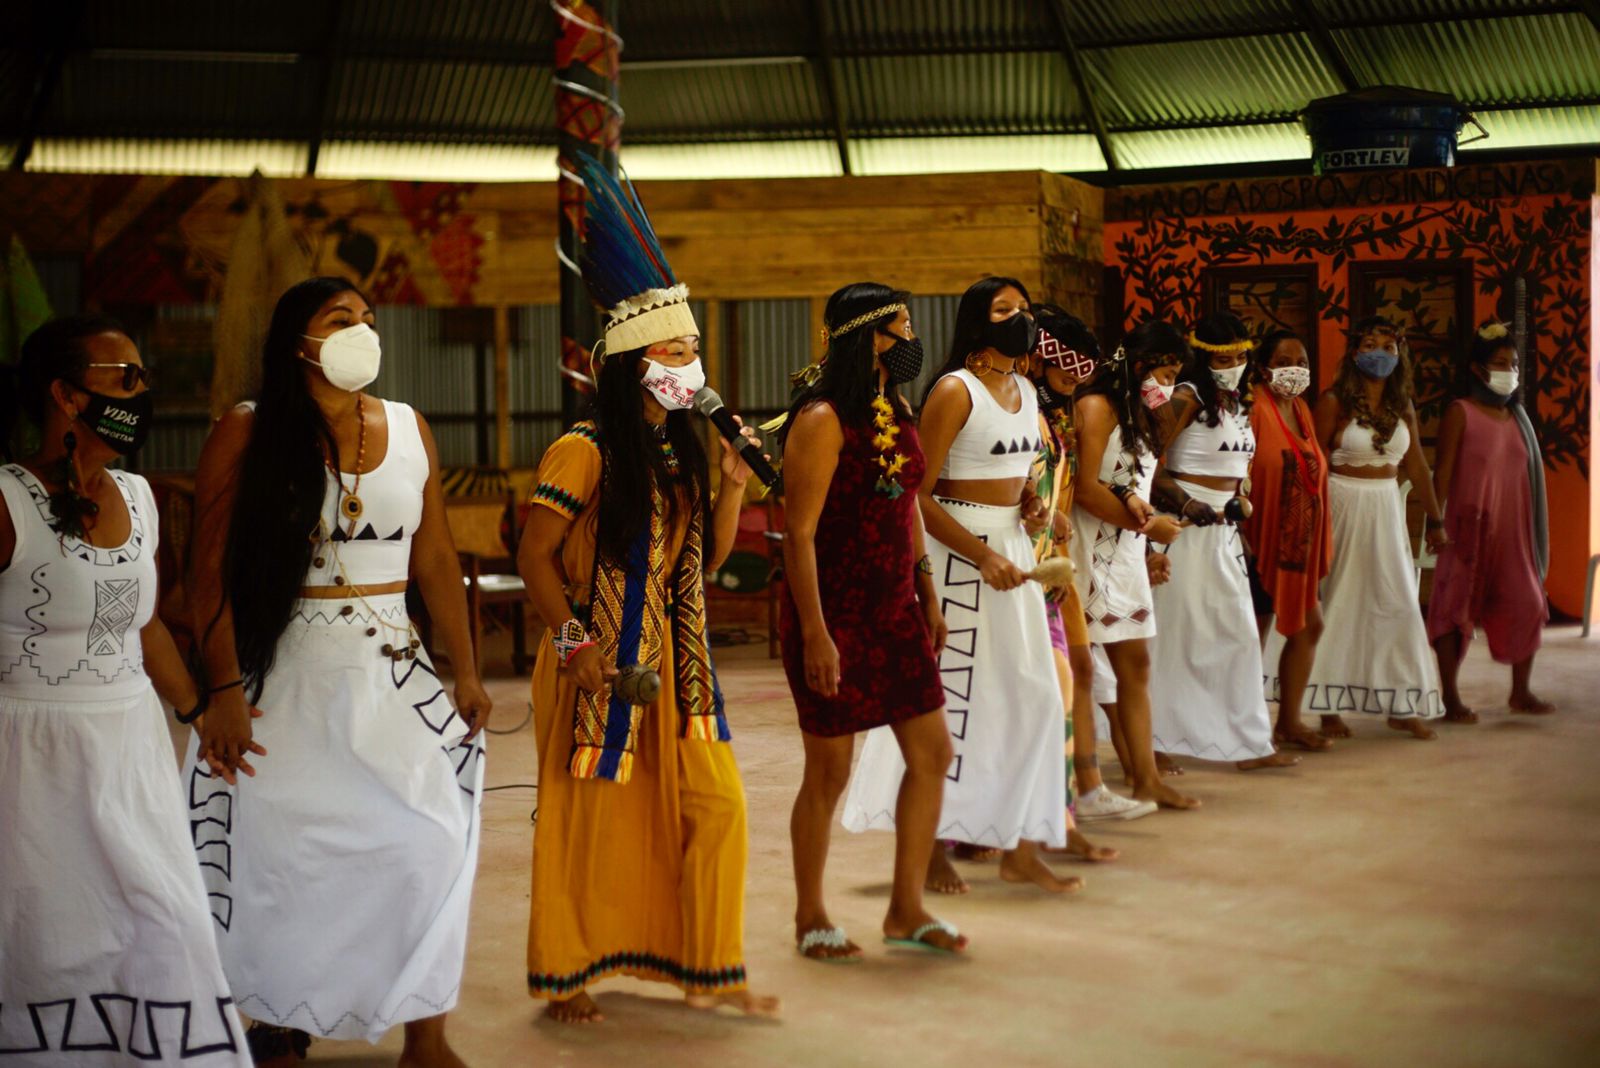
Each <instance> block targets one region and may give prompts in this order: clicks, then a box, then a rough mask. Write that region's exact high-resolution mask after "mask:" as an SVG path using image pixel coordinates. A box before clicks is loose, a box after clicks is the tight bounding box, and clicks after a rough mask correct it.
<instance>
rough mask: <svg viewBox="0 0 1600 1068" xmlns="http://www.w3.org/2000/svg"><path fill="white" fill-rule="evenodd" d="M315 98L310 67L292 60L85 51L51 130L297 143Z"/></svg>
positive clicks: (65, 76)
mask: <svg viewBox="0 0 1600 1068" xmlns="http://www.w3.org/2000/svg"><path fill="white" fill-rule="evenodd" d="M312 98H313V86H312V84H311V81H310V78H309V76H308V74H307V70H306V64H305V63H304V62H303V61H299V60H295V59H293V58H292V57H289V58H281V59H275V60H272V61H262V62H244V63H240V62H228V61H216V60H209V59H205V58H201V57H193V58H174V57H171V56H166V55H160V56H151V57H145V56H136V55H135V56H129V55H116V56H104V55H97V54H96V53H94V52H78V53H75V54H74V55H72V56H71V57H70V58H69V59H68V60H67V63H66V65H65V67H64V68H63V69H62V72H61V83H60V85H58V86H57V87H56V91H55V95H54V96H53V97H52V98H51V101H50V106H49V109H48V111H47V112H46V117H45V123H46V129H47V130H49V131H51V132H54V133H59V134H65V135H68V136H71V135H75V134H76V135H88V134H95V133H113V134H114V135H115V136H118V137H140V136H149V137H229V136H235V137H236V136H239V135H240V134H241V133H243V134H244V135H246V136H256V137H259V136H269V137H270V136H278V137H292V136H296V135H303V133H304V132H305V131H306V129H307V125H306V123H305V121H304V119H303V116H304V115H306V114H307V112H308V111H309V109H310V108H311V107H312V102H313V101H312Z"/></svg>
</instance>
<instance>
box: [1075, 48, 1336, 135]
mask: <svg viewBox="0 0 1600 1068" xmlns="http://www.w3.org/2000/svg"><path fill="white" fill-rule="evenodd" d="M1085 62H1086V63H1087V64H1088V66H1089V68H1090V69H1091V70H1093V71H1094V73H1095V85H1094V87H1093V90H1092V91H1093V92H1094V93H1095V96H1096V99H1097V100H1098V101H1099V104H1100V110H1101V114H1102V115H1103V116H1104V117H1105V121H1106V124H1107V125H1109V126H1111V127H1112V128H1116V127H1118V126H1134V127H1138V126H1159V125H1173V124H1183V123H1194V122H1210V123H1218V124H1221V123H1223V122H1225V121H1226V120H1228V119H1253V118H1261V117H1266V116H1273V117H1281V116H1285V115H1292V114H1294V113H1295V112H1297V111H1299V109H1300V108H1301V107H1302V106H1304V105H1305V103H1306V101H1308V100H1311V99H1314V98H1315V97H1319V96H1326V95H1328V94H1330V93H1337V92H1339V90H1340V88H1341V87H1340V85H1339V82H1338V80H1337V79H1336V78H1335V77H1334V76H1333V75H1332V74H1330V73H1329V72H1328V70H1327V68H1326V67H1325V66H1324V65H1323V62H1322V60H1321V58H1320V57H1319V56H1318V55H1317V52H1316V49H1315V48H1314V47H1313V46H1312V44H1311V42H1310V40H1309V39H1308V38H1307V37H1306V36H1305V35H1303V34H1292V35H1288V36H1283V37H1238V38H1230V39H1227V40H1213V41H1198V42H1195V43H1192V44H1182V45H1177V44H1160V45H1134V46H1129V47H1126V48H1116V49H1108V50H1106V51H1101V52H1095V53H1093V54H1091V55H1089V56H1087V57H1085ZM1118 140H1119V143H1120V138H1119V139H1118Z"/></svg>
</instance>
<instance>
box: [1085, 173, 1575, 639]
mask: <svg viewBox="0 0 1600 1068" xmlns="http://www.w3.org/2000/svg"><path fill="white" fill-rule="evenodd" d="M1594 173H1595V172H1594V162H1593V161H1592V160H1582V161H1571V162H1553V163H1530V164H1508V165H1503V166H1497V167H1463V168H1458V169H1455V170H1451V171H1408V172H1369V173H1365V174H1353V175H1325V176H1322V177H1318V178H1294V179H1274V180H1266V181H1260V182H1213V183H1208V184H1203V185H1195V184H1187V185H1174V186H1158V187H1142V188H1133V189H1126V190H1116V191H1110V192H1108V193H1107V194H1106V205H1105V208H1106V225H1105V232H1106V264H1107V267H1108V268H1114V269H1115V270H1117V271H1119V272H1120V273H1121V278H1122V282H1123V288H1124V292H1123V294H1122V297H1123V300H1122V307H1123V308H1124V309H1125V310H1126V311H1125V321H1124V323H1123V324H1122V326H1123V328H1124V329H1126V328H1127V327H1130V326H1132V325H1133V324H1135V323H1137V322H1139V321H1141V320H1143V319H1145V318H1147V317H1151V316H1157V317H1163V318H1169V319H1172V320H1175V321H1180V322H1192V321H1194V320H1195V319H1196V318H1198V317H1199V316H1201V315H1203V314H1205V313H1207V312H1208V311H1211V310H1214V309H1216V308H1219V307H1224V306H1228V307H1232V308H1234V310H1237V311H1239V312H1240V313H1241V314H1243V315H1245V317H1246V318H1248V319H1254V320H1255V321H1256V322H1258V323H1267V322H1273V323H1284V324H1288V325H1291V326H1297V327H1299V328H1301V329H1309V330H1310V331H1311V334H1310V336H1308V337H1307V341H1308V347H1311V348H1312V349H1313V352H1314V354H1315V356H1316V362H1317V368H1316V375H1317V381H1318V384H1319V386H1320V387H1326V386H1327V385H1328V384H1329V383H1330V382H1331V380H1332V378H1333V375H1334V373H1335V371H1336V369H1337V366H1338V362H1339V360H1340V359H1341V358H1342V356H1343V353H1344V347H1345V332H1346V330H1347V328H1348V327H1349V324H1350V323H1351V322H1352V321H1353V320H1354V319H1357V318H1360V317H1361V316H1362V315H1366V314H1371V313H1374V312H1377V313H1382V314H1385V315H1388V316H1390V317H1391V318H1394V319H1397V320H1399V321H1400V322H1402V323H1404V324H1405V326H1406V329H1407V332H1408V335H1409V337H1410V342H1411V347H1412V350H1413V361H1414V370H1415V379H1414V381H1415V385H1416V392H1417V401H1418V408H1419V415H1420V416H1421V418H1422V421H1423V428H1424V436H1425V438H1427V439H1429V440H1430V441H1431V438H1432V428H1433V426H1434V425H1435V424H1436V422H1437V419H1438V417H1439V416H1440V414H1442V411H1443V408H1444V406H1445V405H1446V403H1447V402H1448V399H1449V389H1450V383H1451V380H1452V378H1453V376H1454V373H1455V361H1456V359H1457V358H1458V354H1459V353H1460V352H1462V351H1463V349H1464V347H1465V344H1466V340H1467V338H1468V337H1470V334H1471V332H1472V330H1473V329H1474V328H1475V327H1476V326H1477V324H1478V323H1479V322H1481V321H1483V320H1485V319H1488V318H1491V317H1500V318H1503V319H1506V320H1514V319H1517V318H1518V316H1519V313H1520V315H1521V316H1522V318H1523V319H1524V320H1525V323H1526V331H1527V340H1528V343H1527V346H1526V348H1527V351H1526V352H1525V353H1524V361H1525V373H1524V379H1525V382H1526V383H1527V384H1526V387H1525V388H1526V391H1527V392H1526V394H1525V395H1526V396H1527V397H1528V398H1530V400H1531V403H1530V404H1529V405H1528V410H1529V414H1530V415H1531V416H1532V417H1533V420H1534V424H1535V426H1536V427H1537V429H1538V431H1539V435H1540V439H1541V441H1542V442H1543V444H1544V449H1545V461H1546V467H1547V473H1548V475H1549V479H1550V494H1551V499H1552V501H1560V500H1567V501H1572V500H1583V501H1585V502H1587V501H1589V500H1590V499H1591V492H1592V488H1593V487H1592V484H1591V478H1590V476H1591V472H1590V463H1591V459H1592V452H1591V448H1592V442H1591V439H1590V405H1591V402H1592V399H1593V398H1592V394H1593V392H1594V389H1595V361H1594V354H1593V353H1591V352H1590V351H1589V348H1590V347H1589V336H1590V322H1589V318H1590V315H1591V314H1592V309H1591V307H1590V289H1591V284H1592V282H1591V275H1590V272H1591V270H1592V269H1593V265H1592V262H1591V256H1592V252H1593V249H1592V247H1591V237H1590V232H1591V225H1592V223H1593V217H1592V213H1593V211H1594V192H1595V188H1594ZM1457 197H1459V198H1461V199H1455V198H1457ZM1585 511H1587V510H1585ZM1556 527H1557V529H1556V530H1555V531H1554V532H1553V535H1554V537H1555V541H1556V543H1555V544H1554V545H1553V546H1552V548H1553V555H1554V557H1555V561H1554V565H1553V567H1552V573H1551V577H1550V583H1549V589H1550V592H1551V595H1552V599H1553V601H1554V602H1555V604H1556V605H1557V607H1558V608H1560V609H1561V610H1563V611H1566V612H1569V613H1575V612H1576V611H1577V608H1578V605H1579V602H1580V601H1581V590H1582V581H1583V568H1584V566H1585V565H1586V563H1587V561H1588V558H1589V555H1590V553H1591V552H1593V551H1596V550H1595V547H1594V546H1593V545H1592V544H1591V542H1592V541H1593V540H1594V532H1592V531H1591V529H1590V524H1589V522H1588V521H1587V516H1586V515H1585V516H1584V517H1583V519H1582V520H1581V521H1574V522H1565V523H1560V524H1556Z"/></svg>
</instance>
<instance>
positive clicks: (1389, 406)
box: [1308, 316, 1449, 741]
mask: <svg viewBox="0 0 1600 1068" xmlns="http://www.w3.org/2000/svg"><path fill="white" fill-rule="evenodd" d="M1315 418H1316V426H1317V440H1318V441H1319V442H1320V443H1321V445H1322V447H1323V448H1324V449H1326V450H1327V451H1328V462H1329V465H1330V471H1331V477H1330V478H1329V479H1328V511H1329V513H1330V514H1331V516H1332V520H1333V560H1332V564H1331V566H1330V568H1329V570H1328V579H1327V581H1326V582H1324V583H1323V586H1322V598H1323V608H1322V618H1323V620H1324V630H1323V640H1322V642H1321V643H1320V644H1319V645H1318V646H1317V657H1316V661H1315V662H1314V663H1313V664H1312V665H1311V675H1310V682H1309V684H1308V685H1309V687H1310V694H1311V703H1310V709H1311V711H1313V712H1317V713H1320V714H1321V716H1322V733H1323V734H1324V735H1326V736H1328V737H1330V738H1348V737H1349V736H1350V728H1349V726H1348V725H1346V724H1345V722H1344V719H1343V717H1342V715H1341V713H1344V712H1359V713H1365V714H1367V715H1372V716H1383V717H1385V718H1386V719H1387V721H1388V724H1389V726H1390V727H1392V728H1394V729H1395V730H1397V731H1401V732H1402V733H1404V734H1406V735H1408V736H1409V737H1412V738H1418V739H1422V740H1424V741H1426V740H1428V739H1431V738H1433V737H1434V736H1435V732H1434V730H1433V728H1431V727H1429V726H1428V723H1427V721H1428V720H1429V719H1434V718H1436V717H1438V716H1439V715H1441V714H1442V710H1441V708H1440V698H1439V667H1438V665H1437V664H1436V663H1434V657H1433V650H1432V649H1431V648H1430V647H1429V646H1428V631H1427V626H1426V624H1425V623H1424V622H1423V619H1422V609H1421V608H1420V607H1418V603H1417V579H1416V573H1415V571H1413V570H1412V567H1413V557H1412V549H1411V544H1410V540H1409V537H1408V535H1407V531H1406V513H1405V500H1404V498H1403V497H1401V495H1400V491H1399V486H1398V485H1397V484H1396V480H1397V479H1398V477H1399V475H1400V473H1401V472H1402V471H1403V472H1405V475H1406V477H1407V478H1408V479H1410V480H1411V487H1412V489H1413V491H1415V492H1416V493H1417V495H1418V496H1420V497H1421V498H1422V507H1423V511H1424V513H1425V514H1426V517H1427V523H1428V525H1427V529H1426V531H1425V533H1424V537H1425V538H1426V540H1427V543H1428V546H1429V548H1431V549H1432V550H1433V551H1434V552H1435V553H1437V552H1441V551H1442V550H1443V549H1444V547H1445V545H1446V544H1447V543H1448V542H1449V538H1448V537H1447V536H1446V534H1445V530H1444V517H1443V514H1442V513H1441V512H1440V509H1439V501H1438V499H1437V498H1436V497H1435V495H1434V491H1433V473H1432V472H1431V471H1429V470H1428V460H1427V457H1425V456H1424V455H1423V453H1422V433H1421V431H1420V429H1419V428H1418V426H1417V412H1416V408H1415V407H1414V406H1413V405H1412V403H1411V365H1410V361H1409V360H1408V359H1407V352H1406V345H1405V341H1404V339H1403V338H1402V337H1401V336H1400V331H1399V329H1398V328H1397V327H1396V326H1395V325H1394V324H1393V323H1391V322H1389V321H1388V320H1387V319H1384V318H1382V317H1381V316H1369V317H1368V318H1365V319H1362V320H1360V321H1359V322H1357V323H1356V324H1355V325H1354V326H1353V327H1352V328H1351V331H1350V338H1349V345H1348V347H1347V349H1346V351H1345V356H1344V361H1343V362H1342V363H1341V364H1340V365H1339V374H1338V377H1336V378H1335V379H1334V382H1333V388H1332V389H1329V390H1328V391H1327V392H1325V393H1323V395H1322V396H1321V398H1319V399H1318V401H1317V408H1316V414H1315Z"/></svg>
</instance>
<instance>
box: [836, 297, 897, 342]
mask: <svg viewBox="0 0 1600 1068" xmlns="http://www.w3.org/2000/svg"><path fill="white" fill-rule="evenodd" d="M905 310H906V306H905V305H904V304H885V305H884V306H883V307H881V308H877V309H875V310H873V311H869V312H867V314H865V315H858V316H856V317H855V318H854V319H851V320H850V321H849V322H848V323H845V324H844V325H843V326H841V327H837V328H836V329H833V330H829V329H828V328H827V327H826V326H824V327H823V328H822V343H823V344H824V345H826V344H827V343H828V342H830V341H835V340H837V339H839V338H841V337H844V336H845V335H846V334H848V333H849V332H850V331H852V330H854V329H856V328H857V327H862V326H866V325H867V324H868V323H870V322H872V321H873V320H874V319H882V318H883V317H884V316H885V315H893V314H894V313H895V312H903V311H905Z"/></svg>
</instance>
